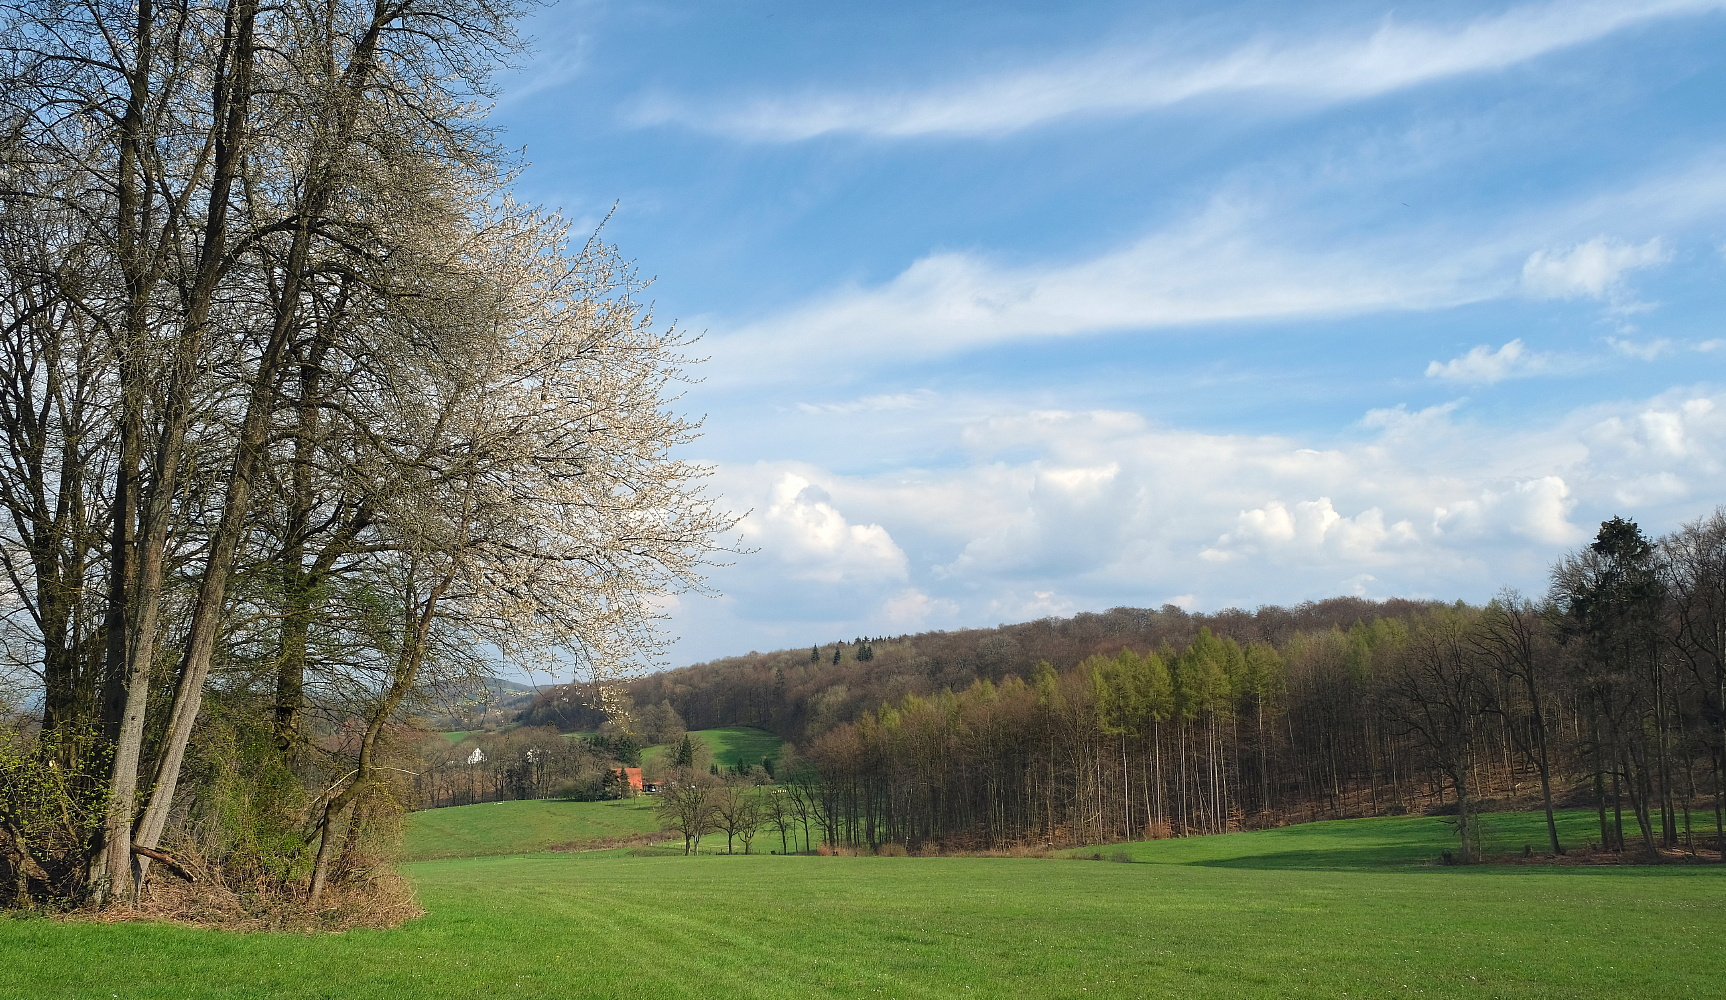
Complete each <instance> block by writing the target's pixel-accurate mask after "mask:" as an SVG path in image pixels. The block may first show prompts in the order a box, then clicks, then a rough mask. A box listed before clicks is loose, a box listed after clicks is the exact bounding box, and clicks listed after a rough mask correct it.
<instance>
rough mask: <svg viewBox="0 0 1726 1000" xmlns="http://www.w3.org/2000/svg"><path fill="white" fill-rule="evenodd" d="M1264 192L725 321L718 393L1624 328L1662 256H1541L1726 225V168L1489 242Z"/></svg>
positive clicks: (961, 260)
mask: <svg viewBox="0 0 1726 1000" xmlns="http://www.w3.org/2000/svg"><path fill="white" fill-rule="evenodd" d="M1256 187H1257V185H1255V184H1253V183H1250V182H1247V181H1240V180H1238V179H1237V181H1232V182H1230V184H1229V186H1228V187H1227V188H1226V189H1225V191H1224V192H1222V193H1219V194H1218V195H1217V196H1215V197H1213V198H1212V199H1211V200H1210V201H1209V202H1208V203H1207V204H1206V205H1205V206H1204V207H1203V208H1201V209H1199V210H1198V211H1197V212H1196V213H1195V214H1194V215H1192V216H1190V217H1188V218H1185V219H1181V220H1177V221H1175V222H1172V223H1170V224H1167V225H1165V226H1163V227H1161V228H1158V229H1155V230H1153V231H1151V232H1149V233H1147V234H1145V235H1144V236H1142V237H1141V238H1139V239H1137V240H1135V241H1133V242H1132V243H1130V244H1128V245H1126V246H1123V247H1120V248H1118V249H1115V250H1111V251H1109V252H1106V253H1103V254H1100V255H1097V256H1093V257H1089V258H1084V259H1079V260H1068V261H1061V260H1051V261H1041V262H1035V263H1030V264H1003V263H1000V262H997V261H994V260H992V259H990V258H989V257H987V256H985V255H983V254H980V253H970V252H942V253H934V254H930V255H928V256H926V257H923V258H921V259H919V260H916V261H914V262H913V263H912V264H911V265H910V266H908V267H906V268H905V270H904V271H902V272H901V273H900V274H899V275H898V276H896V277H894V278H892V279H891V280H889V281H886V282H884V283H882V284H879V285H875V286H871V287H856V286H852V287H847V288H841V289H837V290H834V291H831V292H828V293H825V294H821V295H817V296H814V297H812V298H810V299H807V300H805V301H803V302H801V303H798V304H794V305H792V306H790V307H789V308H787V309H785V310H784V311H782V312H780V313H778V314H776V315H771V316H768V317H766V318H764V319H760V320H758V321H755V322H751V323H747V324H744V325H741V326H732V327H731V328H730V329H729V330H725V324H724V323H723V322H721V321H711V322H710V325H711V326H715V327H718V328H719V330H720V332H716V333H715V334H713V335H712V336H713V343H715V351H714V357H715V360H714V362H713V367H712V370H711V371H710V375H709V377H710V378H712V379H713V380H715V381H717V382H721V383H748V384H758V383H761V382H767V381H774V380H779V379H786V378H803V377H805V376H806V375H807V374H808V373H811V372H815V371H821V372H830V371H831V370H832V369H833V368H834V366H835V365H836V364H842V365H845V366H861V365H866V364H869V363H871V362H875V363H901V362H904V361H907V360H911V361H918V360H925V359H929V358H934V357H941V356H950V355H952V354H955V353H959V352H963V351H967V350H976V349H980V348H988V347H994V346H997V345H1001V344H1008V343H1014V342H1023V341H1028V340H1033V339H1043V338H1053V337H1073V336H1086V335H1093V334H1098V333H1105V332H1111V331H1125V330H1145V331H1149V330H1159V329H1168V328H1174V327H1181V326H1193V325H1200V324H1210V323H1222V322H1232V321H1254V320H1257V321H1265V320H1302V319H1313V318H1320V317H1336V316H1352V315H1363V314H1375V313H1390V312H1397V311H1411V310H1435V309H1445V308H1451V307H1455V306H1461V305H1466V304H1469V303H1476V302H1483V301H1491V300H1496V299H1503V298H1507V297H1510V296H1513V295H1516V294H1518V292H1519V290H1520V292H1521V293H1522V294H1527V295H1538V296H1541V297H1565V296H1581V297H1599V298H1604V299H1606V300H1607V301H1608V302H1609V304H1610V305H1609V309H1608V311H1609V312H1612V313H1615V314H1621V313H1625V312H1630V311H1634V310H1636V309H1638V308H1643V307H1642V306H1641V305H1639V304H1638V303H1635V302H1634V301H1633V299H1632V297H1631V296H1630V295H1629V289H1628V287H1627V285H1626V282H1625V277H1626V275H1628V274H1629V273H1631V272H1633V271H1634V270H1636V269H1638V268H1644V267H1652V266H1655V265H1657V264H1660V263H1663V262H1665V261H1666V260H1669V259H1671V256H1672V254H1671V252H1670V250H1669V249H1668V248H1667V246H1666V243H1665V242H1664V241H1663V240H1661V239H1658V238H1655V239H1649V240H1647V241H1645V242H1642V243H1628V242H1624V241H1622V240H1618V239H1613V238H1608V237H1604V236H1597V237H1593V238H1590V239H1587V240H1585V241H1582V242H1578V243H1574V244H1570V245H1568V246H1566V247H1563V248H1560V249H1550V248H1549V249H1545V250H1531V248H1533V247H1538V246H1539V245H1540V243H1541V242H1544V241H1546V240H1550V239H1551V238H1552V236H1551V234H1553V233H1555V232H1558V233H1563V232H1576V231H1577V230H1579V229H1580V230H1581V231H1582V232H1587V231H1590V230H1595V231H1598V229H1599V228H1601V227H1602V225H1603V224H1612V225H1616V226H1623V225H1630V224H1633V223H1634V224H1636V225H1648V226H1659V227H1663V228H1668V229H1695V228H1697V227H1699V226H1701V225H1703V224H1714V223H1716V222H1717V221H1718V220H1719V219H1720V218H1721V217H1722V216H1726V157H1723V156H1721V155H1712V154H1711V155H1710V156H1708V157H1704V158H1701V159H1699V160H1698V161H1697V162H1695V163H1693V164H1690V165H1687V166H1685V167H1683V168H1680V169H1678V170H1675V171H1671V172H1667V173H1663V174H1659V175H1655V176H1651V177H1648V178H1645V179H1644V180H1643V181H1642V182H1641V183H1638V184H1633V185H1629V186H1626V187H1621V188H1619V189H1616V190H1614V191H1611V192H1608V193H1603V194H1601V195H1600V196H1598V197H1593V198H1587V199H1583V200H1580V201H1576V202H1570V203H1566V204H1562V205H1557V206H1551V207H1547V208H1543V209H1531V210H1529V211H1528V212H1527V213H1526V214H1524V215H1522V216H1520V217H1516V218H1511V219H1502V218H1498V219H1493V220H1482V221H1481V222H1480V228H1479V229H1478V230H1476V231H1473V232H1469V231H1467V230H1466V229H1465V228H1463V227H1458V226H1455V225H1454V224H1453V225H1450V226H1448V227H1446V228H1444V229H1427V228H1421V227H1413V228H1408V229H1402V230H1394V231H1381V232H1380V233H1379V234H1377V235H1374V236H1370V237H1365V236H1359V235H1354V234H1352V233H1351V234H1346V235H1339V234H1338V233H1336V232H1334V231H1330V230H1326V229H1325V228H1324V227H1323V226H1322V225H1319V224H1318V222H1317V221H1315V220H1314V219H1310V218H1303V217H1302V215H1301V214H1300V213H1299V212H1298V211H1295V210H1292V209H1291V208H1290V206H1289V204H1288V203H1289V202H1290V201H1291V200H1293V201H1299V195H1298V194H1297V193H1291V192H1284V193H1283V197H1282V199H1281V201H1280V202H1279V203H1273V202H1272V201H1271V200H1269V199H1267V198H1265V197H1263V196H1262V195H1255V194H1254V193H1252V192H1253V191H1254V189H1255V188H1256ZM1504 350H1505V348H1502V347H1501V348H1500V349H1499V351H1500V352H1502V351H1504ZM1519 351H1520V353H1517V352H1519ZM1490 353H1493V354H1496V353H1498V352H1490ZM1589 364H1590V362H1588V361H1587V359H1580V358H1566V357H1560V356H1554V355H1543V354H1538V353H1533V352H1528V351H1527V350H1526V349H1525V348H1517V349H1515V350H1513V351H1512V352H1511V354H1509V355H1504V356H1501V357H1487V356H1481V357H1479V358H1476V359H1474V360H1470V359H1469V357H1468V356H1466V355H1465V356H1464V357H1463V358H1459V359H1453V360H1452V361H1450V362H1440V363H1439V368H1438V369H1437V370H1436V371H1435V373H1434V376H1433V377H1440V378H1442V377H1454V378H1459V379H1462V378H1464V377H1466V376H1478V375H1484V374H1491V373H1493V371H1494V369H1493V367H1492V366H1493V365H1498V366H1499V367H1500V369H1502V372H1503V375H1504V377H1511V376H1515V375H1531V374H1535V373H1536V372H1537V371H1539V372H1542V373H1546V374H1551V373H1555V372H1558V371H1561V370H1571V369H1575V368H1583V367H1587V366H1588V365H1589ZM1451 365H1456V368H1455V369H1452V368H1451V367H1450V366H1451ZM1429 371H1433V369H1431V368H1430V367H1429ZM1453 371H1454V374H1452V372H1453ZM1437 372H1443V373H1444V374H1438V373H1437ZM1476 380H1479V381H1485V380H1486V379H1476ZM809 405H811V406H817V407H818V406H819V404H814V403H811V404H809ZM847 405H849V404H847Z"/></svg>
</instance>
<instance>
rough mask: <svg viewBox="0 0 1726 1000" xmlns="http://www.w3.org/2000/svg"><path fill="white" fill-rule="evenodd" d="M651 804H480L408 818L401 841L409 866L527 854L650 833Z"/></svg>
mask: <svg viewBox="0 0 1726 1000" xmlns="http://www.w3.org/2000/svg"><path fill="white" fill-rule="evenodd" d="M655 804H656V802H655V800H653V799H649V798H645V797H642V798H634V799H618V800H617V801H614V802H565V801H563V800H561V799H529V800H526V801H521V802H482V803H479V804H478V805H471V806H448V807H446V808H443V809H423V810H421V811H419V812H416V813H409V814H408V817H407V824H406V830H405V831H404V833H403V837H402V857H403V859H405V860H408V861H429V860H433V859H437V858H473V857H481V856H491V855H500V854H529V853H532V852H534V851H544V850H546V849H548V848H550V847H553V846H557V845H562V844H569V843H573V842H582V841H596V840H606V839H610V838H613V837H631V836H636V835H638V834H643V833H653V832H654V831H656V830H658V829H659V826H660V823H659V819H658V818H657V817H656V816H655V815H654V812H653V807H654V805H655Z"/></svg>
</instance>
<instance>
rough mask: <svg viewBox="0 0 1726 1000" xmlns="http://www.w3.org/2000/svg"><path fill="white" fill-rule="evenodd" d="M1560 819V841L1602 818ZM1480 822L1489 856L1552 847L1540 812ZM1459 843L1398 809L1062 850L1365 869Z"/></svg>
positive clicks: (1444, 824) (1595, 831) (1427, 859)
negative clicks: (1388, 814)
mask: <svg viewBox="0 0 1726 1000" xmlns="http://www.w3.org/2000/svg"><path fill="white" fill-rule="evenodd" d="M1557 819H1558V838H1559V842H1560V843H1561V844H1564V845H1568V847H1575V846H1578V845H1581V846H1586V845H1588V844H1589V843H1590V842H1591V841H1593V842H1598V841H1599V840H1600V826H1599V823H1598V821H1597V820H1596V818H1595V814H1594V813H1592V812H1587V811H1580V810H1579V811H1573V812H1561V813H1559V814H1558V816H1557ZM1479 830H1480V834H1481V849H1482V851H1483V852H1484V853H1485V854H1486V855H1487V856H1488V857H1492V856H1500V855H1513V854H1520V853H1522V850H1523V848H1524V847H1532V848H1533V849H1534V852H1535V853H1536V854H1545V853H1546V852H1547V850H1548V845H1547V839H1546V816H1545V815H1544V814H1543V813H1488V814H1486V815H1484V816H1482V817H1479ZM1456 846H1457V840H1456V832H1455V828H1454V827H1452V826H1451V825H1450V823H1449V822H1448V821H1446V820H1444V819H1435V818H1432V817H1428V816H1399V817H1394V818H1382V819H1370V820H1353V819H1348V820H1332V821H1328V822H1320V823H1303V824H1301V825H1300V826H1288V827H1283V828H1282V829H1279V830H1255V831H1252V832H1249V833H1232V834H1229V835H1228V836H1226V837H1188V838H1185V839H1182V840H1151V841H1144V842H1142V843H1136V844H1117V845H1114V846H1108V847H1087V848H1083V849H1079V850H1072V851H1062V852H1060V853H1061V855H1062V856H1064V857H1088V856H1089V855H1091V854H1094V853H1101V854H1102V855H1103V856H1104V857H1113V856H1115V855H1118V854H1125V855H1127V856H1128V857H1130V858H1131V859H1132V860H1134V861H1140V862H1148V863H1151V864H1164V865H1210V866H1216V867H1223V868H1329V869H1367V868H1384V867H1391V866H1405V865H1426V864H1430V863H1432V862H1433V861H1435V860H1437V859H1438V857H1439V856H1440V854H1442V853H1443V852H1444V851H1446V850H1451V851H1454V850H1455V849H1456ZM1568 847H1567V849H1568Z"/></svg>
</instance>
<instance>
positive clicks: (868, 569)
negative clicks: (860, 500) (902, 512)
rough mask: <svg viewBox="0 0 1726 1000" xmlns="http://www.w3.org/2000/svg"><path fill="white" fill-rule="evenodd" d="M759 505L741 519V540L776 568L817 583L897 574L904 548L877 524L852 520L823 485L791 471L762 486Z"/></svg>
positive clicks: (895, 577)
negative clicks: (762, 505)
mask: <svg viewBox="0 0 1726 1000" xmlns="http://www.w3.org/2000/svg"><path fill="white" fill-rule="evenodd" d="M767 493H768V502H767V506H766V509H765V510H764V511H758V512H756V513H752V514H751V515H750V516H749V517H747V518H745V519H744V521H743V524H742V526H741V527H742V533H743V537H744V540H745V541H746V542H747V543H748V544H750V545H752V546H757V547H759V548H760V549H761V550H762V553H763V554H764V555H766V556H767V557H768V558H769V559H770V560H771V561H773V562H775V563H777V564H778V565H779V568H780V571H782V572H788V573H789V574H790V575H791V576H792V577H793V578H795V579H800V580H811V581H817V582H822V583H840V582H856V581H875V580H902V579H904V578H905V574H906V564H905V553H904V552H903V551H902V550H900V548H899V546H898V545H897V544H896V543H895V542H894V541H893V537H892V536H891V535H890V534H888V533H887V529H886V528H883V527H882V526H881V525H879V524H852V523H851V522H849V521H848V520H846V518H845V515H843V514H841V513H840V512H839V510H838V509H837V508H836V507H835V506H834V505H833V498H832V497H831V496H829V495H828V493H827V491H826V490H824V489H822V488H821V487H819V486H816V485H815V484H813V483H812V482H810V480H809V479H807V478H805V477H803V476H801V475H798V474H797V473H795V472H784V473H781V474H780V475H778V477H777V479H776V481H775V482H774V483H773V484H772V486H771V487H770V488H769V489H768V490H767Z"/></svg>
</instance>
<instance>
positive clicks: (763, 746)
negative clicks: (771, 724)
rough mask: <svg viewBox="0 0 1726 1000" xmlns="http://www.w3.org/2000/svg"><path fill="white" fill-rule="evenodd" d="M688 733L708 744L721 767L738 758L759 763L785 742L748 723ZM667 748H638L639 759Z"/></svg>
mask: <svg viewBox="0 0 1726 1000" xmlns="http://www.w3.org/2000/svg"><path fill="white" fill-rule="evenodd" d="M689 735H691V736H694V737H697V738H698V739H701V740H704V741H706V743H707V746H708V748H709V749H711V750H712V751H713V759H714V760H715V761H717V762H718V763H719V766H720V767H734V766H736V764H737V762H738V761H739V760H742V761H744V762H746V763H748V764H751V765H759V764H760V763H761V758H763V757H778V756H779V748H780V746H781V744H782V743H783V742H784V741H783V740H781V739H780V738H779V737H777V736H775V735H773V734H772V733H770V732H767V731H766V730H763V729H752V728H750V727H748V726H730V727H727V728H725V729H692V730H690V731H689ZM670 751H671V748H670V747H665V746H657V747H648V748H647V749H646V750H643V751H641V762H642V763H643V764H646V763H647V762H648V761H650V760H652V759H653V758H654V757H656V756H658V755H659V754H662V753H669V752H670Z"/></svg>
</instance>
